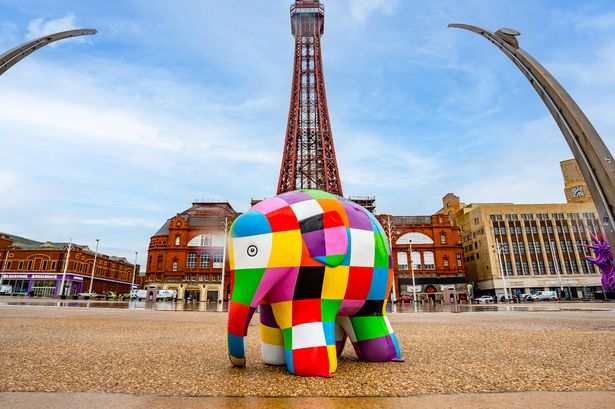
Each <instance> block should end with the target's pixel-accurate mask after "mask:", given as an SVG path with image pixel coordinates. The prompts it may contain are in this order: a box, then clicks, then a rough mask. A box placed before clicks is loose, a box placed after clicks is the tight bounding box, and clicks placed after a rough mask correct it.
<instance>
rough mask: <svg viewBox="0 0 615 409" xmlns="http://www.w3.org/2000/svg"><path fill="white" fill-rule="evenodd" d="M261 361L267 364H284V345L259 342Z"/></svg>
mask: <svg viewBox="0 0 615 409" xmlns="http://www.w3.org/2000/svg"><path fill="white" fill-rule="evenodd" d="M261 353H262V355H263V362H265V363H266V364H267V365H286V351H285V350H284V345H271V344H267V343H265V342H263V343H262V344H261Z"/></svg>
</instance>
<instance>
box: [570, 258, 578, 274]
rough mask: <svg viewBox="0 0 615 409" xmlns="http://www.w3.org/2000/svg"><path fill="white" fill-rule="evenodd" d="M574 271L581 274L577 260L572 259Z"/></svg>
mask: <svg viewBox="0 0 615 409" xmlns="http://www.w3.org/2000/svg"><path fill="white" fill-rule="evenodd" d="M572 272H573V273H574V274H579V266H578V265H577V261H576V260H572Z"/></svg>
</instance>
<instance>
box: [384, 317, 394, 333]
mask: <svg viewBox="0 0 615 409" xmlns="http://www.w3.org/2000/svg"><path fill="white" fill-rule="evenodd" d="M383 318H384V322H385V324H387V329H388V330H389V334H392V333H393V327H392V326H391V323H390V322H389V317H387V316H386V315H385V316H384V317H383Z"/></svg>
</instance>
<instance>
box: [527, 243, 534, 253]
mask: <svg viewBox="0 0 615 409" xmlns="http://www.w3.org/2000/svg"><path fill="white" fill-rule="evenodd" d="M527 247H528V249H529V251H530V253H531V254H534V243H533V242H531V241H530V242H528V243H527Z"/></svg>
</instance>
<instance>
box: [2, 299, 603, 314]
mask: <svg viewBox="0 0 615 409" xmlns="http://www.w3.org/2000/svg"><path fill="white" fill-rule="evenodd" d="M3 306H13V307H15V306H23V307H59V308H106V309H109V308H115V309H125V310H155V311H197V312H227V311H228V304H227V303H224V305H222V304H218V303H216V302H197V301H187V302H186V301H158V302H146V301H136V300H135V301H90V300H61V299H53V298H29V297H18V298H13V297H0V307H3ZM577 306H578V304H577ZM605 307H606V306H605ZM607 310H609V308H605V309H602V308H576V307H575V304H568V305H567V304H566V303H558V302H541V303H527V304H505V303H500V304H456V305H450V304H440V303H424V304H420V303H417V304H412V303H402V304H396V305H392V304H387V312H388V313H402V314H414V313H416V314H418V313H432V312H448V313H464V312H496V311H518V312H521V311H525V312H546V311H607Z"/></svg>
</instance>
